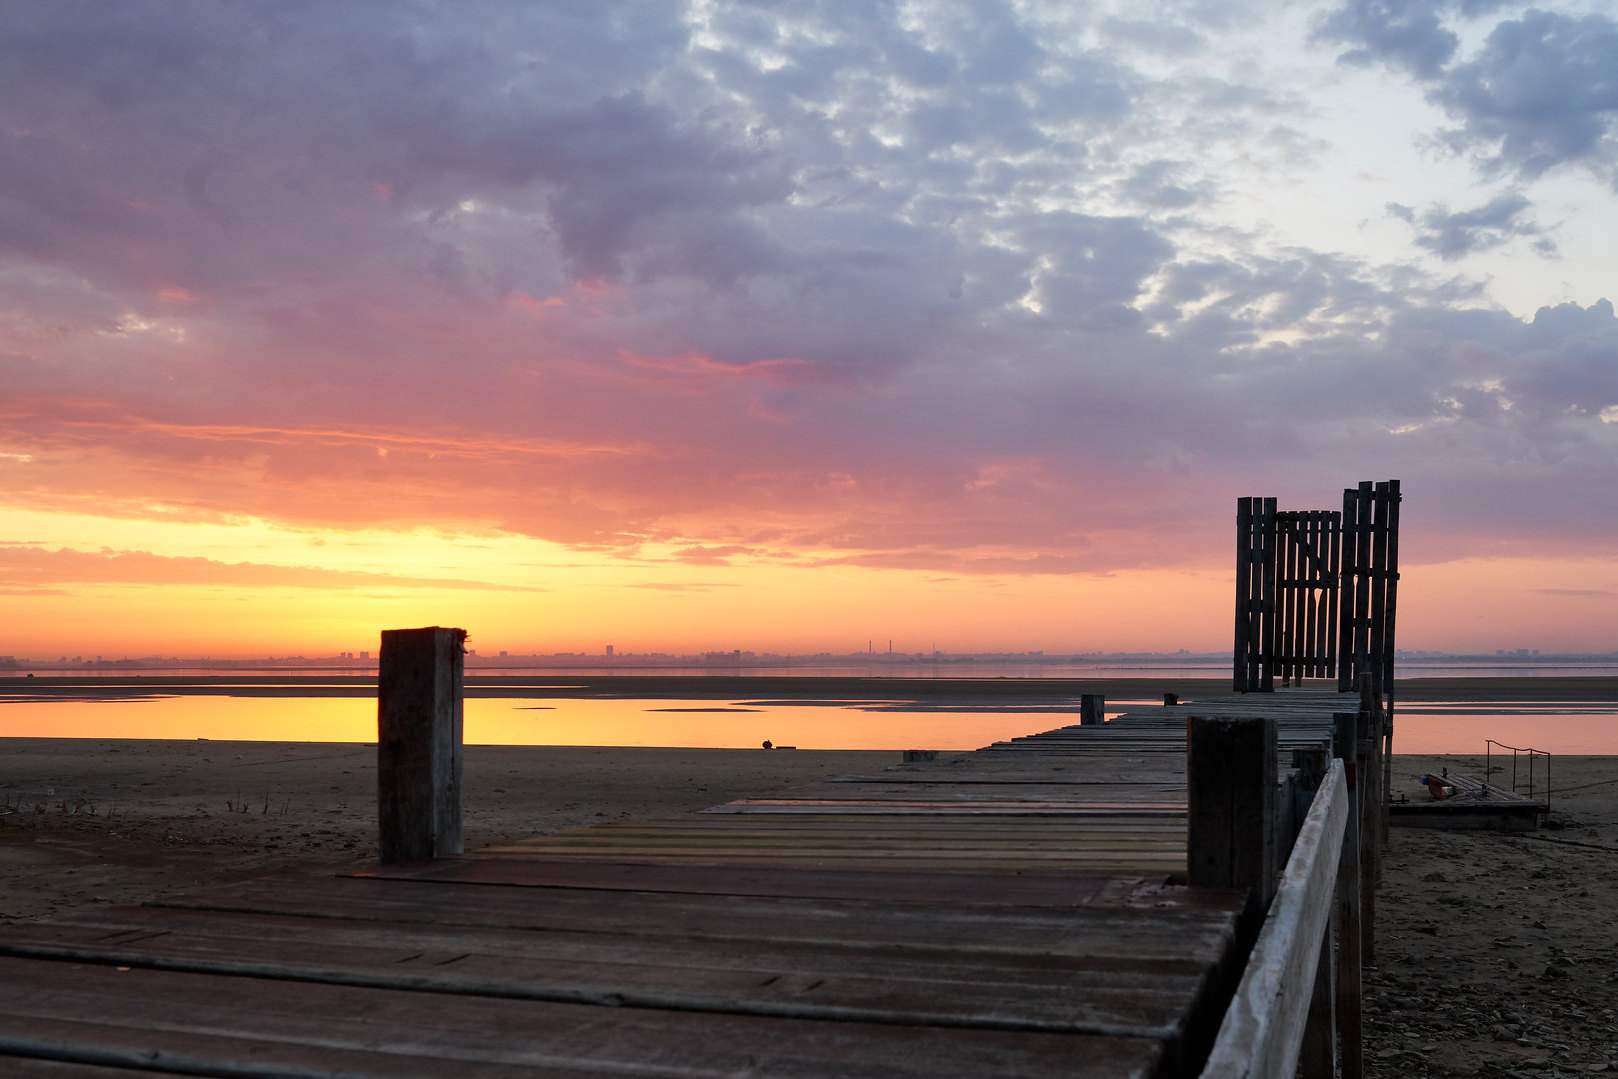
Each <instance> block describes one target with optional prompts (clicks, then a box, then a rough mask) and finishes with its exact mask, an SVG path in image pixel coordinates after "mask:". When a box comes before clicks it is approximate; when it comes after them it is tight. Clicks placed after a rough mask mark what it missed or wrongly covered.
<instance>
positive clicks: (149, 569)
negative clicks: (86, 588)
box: [0, 546, 543, 595]
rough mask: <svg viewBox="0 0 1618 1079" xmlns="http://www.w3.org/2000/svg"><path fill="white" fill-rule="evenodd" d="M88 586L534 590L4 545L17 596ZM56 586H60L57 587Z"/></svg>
mask: <svg viewBox="0 0 1618 1079" xmlns="http://www.w3.org/2000/svg"><path fill="white" fill-rule="evenodd" d="M87 584H137V585H151V586H163V585H203V586H213V587H234V588H321V589H330V588H340V589H355V588H372V587H375V586H378V585H388V586H394V587H398V586H405V587H412V588H450V589H477V590H492V591H513V592H534V591H543V589H534V588H522V587H514V586H509V585H501V584H490V583H487V582H483V581H471V580H463V579H456V578H435V577H412V576H407V575H395V574H388V573H368V572H363V571H358V570H333V569H322V568H320V567H316V566H281V565H273V564H269V563H262V562H220V561H216V560H214V559H210V558H198V557H174V556H170V555H159V554H153V553H152V552H150V551H127V550H125V551H119V550H112V549H110V548H102V549H101V550H99V551H82V550H76V549H74V548H70V547H59V548H56V549H54V550H51V549H47V548H44V547H22V546H7V547H0V588H4V589H6V590H7V591H8V592H10V593H11V594H14V595H56V594H63V592H64V588H63V587H62V586H71V585H87ZM51 586H55V587H51Z"/></svg>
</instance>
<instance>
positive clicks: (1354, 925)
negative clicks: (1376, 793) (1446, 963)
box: [1332, 712, 1364, 1079]
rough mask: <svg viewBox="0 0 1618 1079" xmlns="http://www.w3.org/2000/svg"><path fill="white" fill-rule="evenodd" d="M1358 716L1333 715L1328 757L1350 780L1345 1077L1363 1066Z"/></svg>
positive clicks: (1341, 951)
mask: <svg viewBox="0 0 1618 1079" xmlns="http://www.w3.org/2000/svg"><path fill="white" fill-rule="evenodd" d="M1359 727H1360V714H1359V713H1358V712H1336V713H1333V715H1332V755H1333V756H1336V757H1339V758H1341V759H1342V761H1343V767H1344V772H1345V778H1346V779H1347V780H1348V790H1349V806H1348V824H1347V827H1346V828H1345V830H1344V832H1343V853H1342V860H1341V862H1340V864H1339V867H1338V873H1337V915H1336V918H1337V1034H1338V1039H1339V1042H1340V1047H1341V1048H1340V1052H1339V1056H1338V1062H1339V1065H1340V1066H1341V1068H1342V1076H1343V1079H1359V1076H1360V1075H1361V1074H1363V1071H1364V1062H1363V1060H1362V1058H1361V1052H1360V1038H1361V1036H1362V1029H1361V1028H1362V1023H1361V1020H1360V1008H1361V1004H1362V992H1363V990H1362V979H1361V970H1362V966H1363V964H1364V936H1363V929H1364V923H1363V921H1362V914H1363V907H1362V905H1361V899H1362V898H1363V894H1364V889H1363V887H1362V882H1361V873H1360V865H1361V852H1360V831H1359V823H1360V813H1359V799H1358V794H1359V791H1358V786H1357V779H1358V776H1357V774H1356V773H1357V770H1358V769H1357V766H1356V763H1355V762H1356V758H1357V752H1356V751H1357V748H1358V741H1359Z"/></svg>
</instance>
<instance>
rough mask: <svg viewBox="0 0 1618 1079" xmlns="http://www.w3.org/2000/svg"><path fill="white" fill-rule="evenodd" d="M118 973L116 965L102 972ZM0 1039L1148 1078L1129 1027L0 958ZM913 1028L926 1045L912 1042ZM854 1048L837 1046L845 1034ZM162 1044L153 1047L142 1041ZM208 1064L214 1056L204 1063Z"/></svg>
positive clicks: (760, 1068)
mask: <svg viewBox="0 0 1618 1079" xmlns="http://www.w3.org/2000/svg"><path fill="white" fill-rule="evenodd" d="M113 975H116V976H113ZM0 979H4V980H5V981H6V983H7V984H12V985H28V986H29V987H30V991H29V992H28V993H27V994H24V996H25V998H26V999H23V1000H20V1001H18V1002H17V1003H16V1005H15V1006H8V1007H7V1008H6V1009H5V1011H4V1013H3V1014H0V1052H12V1053H18V1052H21V1053H28V1054H31V1055H43V1054H45V1053H51V1054H53V1055H58V1056H66V1057H67V1059H71V1060H87V1061H88V1062H91V1063H105V1064H123V1065H125V1066H131V1067H136V1068H140V1067H147V1066H150V1065H152V1064H157V1065H158V1066H160V1067H161V1066H167V1067H169V1068H171V1069H172V1070H177V1071H191V1072H193V1074H195V1073H197V1072H201V1073H202V1074H210V1073H212V1074H217V1072H210V1071H208V1070H204V1069H206V1068H208V1066H209V1062H218V1061H229V1062H232V1068H231V1074H234V1075H247V1076H272V1075H273V1076H284V1075H287V1074H289V1073H290V1074H299V1075H308V1076H323V1075H338V1074H340V1075H344V1076H409V1077H418V1076H419V1077H423V1079H427V1077H440V1076H444V1075H449V1074H453V1075H456V1076H474V1077H483V1076H490V1077H493V1076H501V1077H504V1076H533V1075H538V1074H544V1075H560V1076H586V1075H593V1076H599V1075H602V1074H618V1075H697V1076H709V1075H714V1076H718V1075H736V1074H758V1075H771V1076H775V1075H781V1076H826V1075H832V1074H837V1075H851V1076H871V1077H873V1079H876V1077H882V1076H923V1075H954V1076H975V1075H994V1074H1000V1075H1036V1076H1038V1075H1062V1074H1070V1073H1071V1066H1072V1062H1073V1060H1074V1059H1075V1057H1076V1056H1077V1057H1080V1058H1082V1059H1092V1060H1095V1061H1097V1062H1099V1063H1100V1064H1101V1065H1102V1066H1103V1068H1104V1069H1105V1070H1104V1071H1103V1072H1102V1074H1109V1075H1118V1076H1146V1075H1149V1074H1150V1071H1151V1068H1152V1066H1153V1064H1154V1063H1155V1060H1156V1059H1157V1058H1158V1056H1159V1055H1160V1051H1161V1050H1160V1049H1159V1046H1158V1045H1157V1043H1155V1042H1153V1041H1150V1040H1146V1039H1140V1038H1094V1037H1087V1036H1083V1035H1072V1034H1045V1033H1041V1032H1029V1031H1000V1030H977V1029H962V1028H954V1027H928V1026H925V1025H923V1026H920V1027H917V1026H901V1025H895V1024H890V1023H858V1022H851V1021H844V1022H837V1023H828V1022H824V1021H818V1020H809V1019H791V1018H777V1017H772V1016H752V1015H733V1014H715V1013H708V1012H693V1011H681V1010H674V1009H656V1008H637V1007H601V1006H599V1005H594V1004H572V1003H554V1002H548V1001H532V1000H511V999H501V998H491V997H484V996H470V995H449V994H442V993H422V992H413V991H403V990H395V989H381V988H367V989H364V990H362V991H356V990H355V989H353V988H351V987H348V986H335V985H322V984H318V983H310V982H304V983H299V984H298V985H297V986H296V991H295V992H293V991H289V986H288V985H287V983H285V982H283V981H279V980H274V979H264V978H256V977H235V976H230V975H220V974H193V973H188V972H176V971H159V970H149V969H142V968H138V967H136V968H131V969H130V970H127V971H117V970H115V969H112V968H107V967H101V966H90V965H80V964H74V963H60V962H56V963H50V962H45V961H41V960H30V959H0ZM918 1040H920V1041H921V1042H922V1043H923V1044H926V1045H927V1046H928V1047H929V1048H928V1052H926V1053H918V1052H917V1045H918ZM851 1043H852V1044H855V1045H857V1046H858V1048H859V1051H858V1052H857V1053H850V1052H849V1046H850V1044H851ZM153 1046H161V1048H155V1049H154V1048H153ZM213 1067H215V1068H217V1064H214V1065H213Z"/></svg>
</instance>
